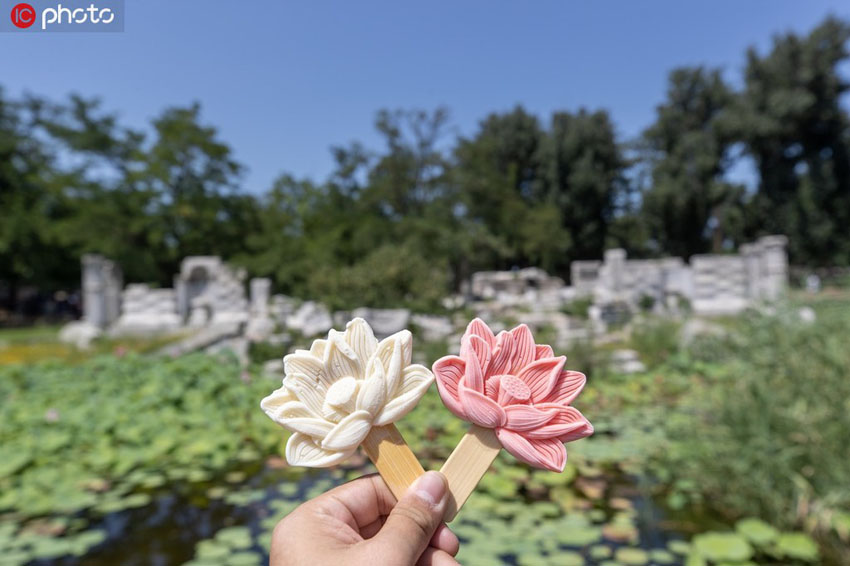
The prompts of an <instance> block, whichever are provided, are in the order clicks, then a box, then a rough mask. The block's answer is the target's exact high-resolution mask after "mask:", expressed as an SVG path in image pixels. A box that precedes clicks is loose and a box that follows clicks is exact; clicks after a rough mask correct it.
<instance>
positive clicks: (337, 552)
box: [269, 472, 460, 566]
mask: <svg viewBox="0 0 850 566" xmlns="http://www.w3.org/2000/svg"><path fill="white" fill-rule="evenodd" d="M445 511H446V479H445V477H443V475H442V474H440V473H438V472H427V473H426V474H425V475H424V476H422V477H421V478H419V480H418V481H417V482H416V483H415V484H414V485H413V487H411V488H410V489H409V490H408V491H407V493H406V494H405V495H404V497H402V498H401V501H399V502H398V503H396V499H395V497H393V494H392V492H390V490H389V488H388V487H387V485H386V484H385V483H384V480H382V479H381V477H380V476H377V475H372V476H366V477H362V478H359V479H356V480H354V481H352V482H349V483H347V484H345V485H342V486H340V487H337V488H336V489H332V490H331V491H329V492H327V493H325V494H323V495H320V496H319V497H317V498H315V499H312V500H310V501H307V502H305V503H303V504H302V505H300V506H299V507H298V508H297V509H295V511H293V512H292V513H290V514H289V515H287V516H286V517H284V518H283V520H281V521H280V522H279V523H278V524H277V527H275V530H274V535H273V536H272V545H271V558H270V560H269V565H270V566H324V565H327V566H457V565H458V562H457V561H456V560H455V559H454V555H455V554H457V551H458V548H459V545H460V543H459V542H458V539H457V537H456V536H455V535H454V533H452V532H451V531H450V530H449V528H448V527H447V526H446V525H445V524H444V523H443V515H444V513H445Z"/></svg>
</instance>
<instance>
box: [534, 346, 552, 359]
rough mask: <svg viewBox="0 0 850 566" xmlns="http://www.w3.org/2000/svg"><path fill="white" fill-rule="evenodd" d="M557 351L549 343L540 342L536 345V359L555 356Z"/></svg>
mask: <svg viewBox="0 0 850 566" xmlns="http://www.w3.org/2000/svg"><path fill="white" fill-rule="evenodd" d="M554 357H555V352H554V351H553V350H552V346H550V345H549V344H538V345H537V346H535V351H534V359H535V360H542V359H543V358H554Z"/></svg>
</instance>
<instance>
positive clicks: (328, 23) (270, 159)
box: [0, 0, 850, 192]
mask: <svg viewBox="0 0 850 566" xmlns="http://www.w3.org/2000/svg"><path fill="white" fill-rule="evenodd" d="M126 3H127V14H126V20H125V21H126V23H125V32H124V33H118V34H95V33H88V34H83V33H64V34H63V33H53V34H42V33H39V34H14V33H2V34H0V53H2V54H3V55H2V57H0V85H2V86H3V87H4V88H5V89H6V90H7V92H8V94H11V95H19V94H21V93H23V92H31V93H34V94H39V95H44V96H47V97H50V98H53V99H57V98H61V97H64V96H65V95H67V94H68V93H70V92H77V93H80V94H82V95H85V96H98V97H101V98H102V100H103V103H104V107H105V108H106V109H108V110H111V111H115V112H117V113H118V114H119V116H120V117H121V118H122V120H123V122H124V123H126V124H128V125H130V126H132V127H136V128H144V127H145V126H146V124H147V123H148V121H149V120H150V119H151V118H152V117H154V116H155V115H156V114H158V113H159V112H160V111H161V110H162V109H163V108H165V107H167V106H175V105H187V104H190V103H191V102H193V101H199V102H200V103H201V104H202V107H203V119H204V121H205V122H206V123H210V124H212V125H215V126H216V127H217V128H219V131H220V136H221V138H222V139H224V140H225V141H226V142H228V143H229V144H230V145H231V147H233V149H234V151H235V156H236V158H237V159H238V160H240V161H241V162H242V163H244V164H245V165H246V166H247V167H248V171H247V173H246V175H245V178H244V181H245V182H244V186H245V187H246V188H247V189H248V190H251V191H254V192H259V191H264V190H265V189H267V188H268V187H269V186H270V184H271V182H272V180H273V179H274V178H275V177H276V176H277V175H278V174H279V173H281V172H283V171H287V172H291V173H293V174H295V175H296V176H299V177H302V176H307V177H311V178H314V179H317V180H322V179H324V178H325V177H326V175H327V174H328V173H329V172H330V170H331V167H332V164H333V163H332V160H331V157H330V153H329V151H328V148H329V147H330V146H331V145H341V144H346V143H348V142H350V141H354V140H360V141H363V142H364V143H366V144H367V146H370V147H374V148H377V147H379V144H380V140H379V138H378V137H377V136H376V135H375V133H374V130H373V128H372V122H373V119H374V115H375V112H376V111H377V110H378V109H380V108H385V107H386V108H425V109H433V108H435V107H437V106H438V105H445V106H447V107H449V108H450V110H451V113H452V118H453V120H452V123H453V125H454V126H455V128H456V132H457V133H458V134H460V135H469V134H472V133H473V132H474V131H475V128H476V125H477V123H478V122H479V120H481V119H482V118H483V117H485V116H486V115H487V114H488V113H490V112H494V111H504V110H508V109H510V108H512V107H513V106H514V105H516V104H522V105H523V106H525V107H526V108H527V109H529V110H531V111H533V112H535V113H537V114H538V115H539V116H541V117H542V118H543V120H544V122H545V120H547V119H548V115H549V114H550V113H551V112H552V111H553V110H560V109H566V110H576V109H578V108H579V107H582V106H584V107H588V108H591V109H596V108H605V109H608V110H609V111H610V112H611V114H612V115H613V118H614V121H615V122H616V124H617V127H618V135H619V136H620V138H621V139H623V140H626V139H629V138H631V137H633V136H635V135H637V134H638V133H639V132H640V131H641V130H642V129H643V128H645V127H646V126H647V125H649V124H650V123H651V121H652V120H653V117H654V112H655V106H656V105H657V104H659V103H660V102H661V101H662V99H663V96H664V90H665V87H666V84H665V82H666V75H667V72H668V71H669V70H670V69H671V68H673V67H675V66H680V65H696V64H707V65H711V66H719V67H721V68H723V69H724V72H725V73H726V76H727V78H729V79H730V80H731V81H733V82H738V81H739V80H740V75H741V69H742V67H743V64H744V50H745V49H746V47H747V46H750V45H754V46H756V47H757V48H759V49H760V50H765V49H767V48H768V47H769V45H770V39H771V37H772V36H773V35H774V34H775V33H778V32H782V31H788V30H794V31H797V32H805V31H807V30H809V29H810V28H811V27H813V26H814V25H816V24H817V23H818V22H819V21H821V20H822V19H823V18H824V17H825V16H826V15H827V14H830V13H833V14H837V15H839V16H844V17H850V3H848V2H846V0H845V1H843V2H839V1H827V0H736V1H728V0H721V1H718V0H711V1H709V0H702V1H701V2H682V1H681V0H678V1H673V0H670V1H646V0H642V1H635V0H628V1H626V0H623V1H617V2H614V1H593V2H588V1H578V0H569V1H566V0H561V1H534V2H507V1H497V0H490V1H454V2H443V1H429V2H418V3H413V2H398V1H395V2H390V1H386V2H371V1H354V2H351V1H349V2H321V1H312V2H288V1H286V2H282V1H271V0H268V1H266V0H252V1H244V0H243V1H236V0H233V1H230V2H220V1H209V0H207V1H203V0H126ZM11 5H12V3H10V2H9V1H7V0H3V1H2V2H0V6H2V10H0V15H2V17H6V14H7V12H8V11H9V9H10V7H11Z"/></svg>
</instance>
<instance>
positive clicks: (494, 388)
mask: <svg viewBox="0 0 850 566" xmlns="http://www.w3.org/2000/svg"><path fill="white" fill-rule="evenodd" d="M500 379H501V378H500V376H498V375H494V376H492V377H488V378H487V381H485V382H484V394H485V395H487V397H489V398H490V399H492V400H493V401H496V399H498V398H499V380H500Z"/></svg>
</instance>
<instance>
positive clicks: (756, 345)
mask: <svg viewBox="0 0 850 566" xmlns="http://www.w3.org/2000/svg"><path fill="white" fill-rule="evenodd" d="M848 334H850V319H848V318H847V317H841V316H837V317H823V318H822V319H821V320H819V321H818V323H817V324H801V323H800V322H799V320H798V319H797V318H795V317H794V316H792V315H791V314H789V315H787V316H779V317H772V318H767V317H758V318H754V319H751V320H749V321H746V322H743V323H741V325H740V327H739V328H738V329H737V332H734V333H733V334H732V335H731V337H730V338H729V339H727V340H726V341H725V343H724V345H723V347H724V348H725V353H726V356H725V359H726V360H727V361H725V362H724V363H723V364H722V365H721V366H719V368H720V371H718V372H712V375H713V377H710V378H709V377H705V376H703V380H702V382H701V383H699V384H698V385H695V386H694V387H692V389H691V391H690V393H689V394H688V396H687V398H686V400H685V401H684V407H683V408H684V409H685V410H684V411H682V412H681V413H680V415H679V416H677V417H676V418H672V419H669V420H668V428H669V434H670V437H671V439H672V440H673V444H672V446H671V449H670V450H669V451H667V459H668V461H667V465H668V467H669V468H670V469H672V470H675V474H676V475H677V476H678V477H680V478H684V479H686V480H691V481H693V482H694V483H695V484H696V485H699V486H700V490H701V491H702V492H703V494H704V495H705V496H706V497H705V498H704V499H705V501H708V502H710V504H711V505H712V506H713V507H715V508H716V509H717V510H720V511H722V512H724V513H726V514H729V515H743V514H746V513H748V512H749V513H752V512H757V513H758V514H759V515H760V516H762V517H763V518H766V519H769V520H770V521H771V522H773V523H774V524H776V525H780V526H791V525H794V524H803V525H806V526H809V527H811V526H812V525H814V524H818V523H819V522H821V521H823V522H825V521H827V520H828V518H829V517H830V516H831V514H832V512H833V511H834V510H838V509H841V508H842V507H843V508H846V506H847V505H848V504H850V484H848V482H847V478H850V458H848V454H850V435H848V431H850V348H848V347H847V336H848Z"/></svg>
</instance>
